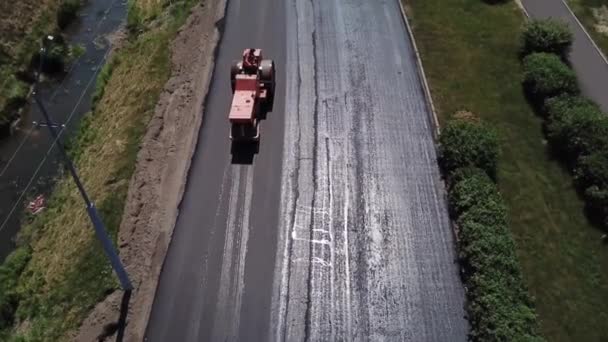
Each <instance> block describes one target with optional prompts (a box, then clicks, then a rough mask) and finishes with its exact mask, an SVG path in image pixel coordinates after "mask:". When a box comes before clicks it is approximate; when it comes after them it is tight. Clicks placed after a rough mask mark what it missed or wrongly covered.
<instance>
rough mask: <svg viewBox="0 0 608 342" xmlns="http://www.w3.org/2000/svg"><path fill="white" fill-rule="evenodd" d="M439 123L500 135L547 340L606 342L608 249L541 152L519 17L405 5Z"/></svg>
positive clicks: (428, 3)
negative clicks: (475, 121)
mask: <svg viewBox="0 0 608 342" xmlns="http://www.w3.org/2000/svg"><path fill="white" fill-rule="evenodd" d="M404 3H405V4H406V5H409V6H407V10H408V13H409V15H410V17H411V19H412V24H413V29H414V33H415V36H416V41H417V43H418V46H419V48H420V50H421V55H422V59H423V63H424V66H425V71H426V73H427V76H428V78H429V83H430V87H431V91H432V94H433V98H434V100H435V104H436V107H437V109H438V115H439V118H440V122H441V123H445V122H446V120H447V119H448V118H449V117H450V116H451V115H452V114H453V113H454V112H455V111H457V110H461V109H465V110H469V111H471V112H473V113H475V114H477V115H478V116H480V117H481V118H482V119H483V120H484V121H485V122H488V123H490V124H492V125H494V126H495V127H497V129H498V132H499V137H500V140H501V149H502V154H501V157H500V161H499V170H498V181H499V186H500V190H501V193H502V194H503V196H504V198H505V200H506V202H507V204H508V206H509V207H510V215H509V216H510V221H511V225H510V226H511V229H512V231H513V234H514V237H515V240H516V243H517V249H518V256H519V259H520V263H521V264H522V268H523V271H524V276H525V278H526V282H527V284H528V287H529V290H530V293H531V294H532V295H533V296H534V297H535V303H536V307H537V312H538V314H539V318H540V323H541V332H542V334H543V335H544V336H545V337H546V338H547V340H549V341H600V340H608V324H607V322H608V305H606V303H608V246H605V245H602V243H601V242H600V236H601V232H600V231H599V230H597V229H595V228H594V227H592V226H591V225H590V224H589V222H588V221H587V219H586V218H585V216H584V214H583V202H582V201H581V200H580V198H579V197H578V196H577V194H576V192H575V190H574V187H573V185H572V176H571V175H570V174H569V173H568V172H566V171H565V170H564V169H563V168H562V167H561V166H560V164H559V163H558V162H557V161H555V160H552V159H551V158H550V157H549V156H548V153H547V148H546V143H545V141H544V137H543V133H542V127H541V118H539V117H537V116H536V115H535V113H534V112H533V110H532V108H531V107H530V105H529V104H528V103H527V102H526V100H525V97H524V95H523V89H522V86H521V80H522V67H521V63H520V60H519V58H518V52H519V32H520V30H521V26H522V25H523V22H524V21H523V20H524V18H523V15H522V14H521V13H520V11H519V9H518V8H517V7H516V6H515V5H514V4H513V3H509V4H506V5H494V6H492V5H487V4H485V3H484V2H482V1H481V0H410V1H404Z"/></svg>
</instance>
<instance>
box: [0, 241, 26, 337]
mask: <svg viewBox="0 0 608 342" xmlns="http://www.w3.org/2000/svg"><path fill="white" fill-rule="evenodd" d="M30 258H31V250H30V249H29V248H26V247H21V248H18V249H16V250H15V251H13V252H12V253H11V254H10V255H9V256H8V257H7V258H6V260H5V261H4V263H3V264H2V265H1V266H0V330H3V329H5V328H8V327H10V326H12V324H13V320H14V318H15V312H16V310H17V306H18V304H19V295H18V292H17V280H18V279H19V276H20V275H21V272H23V270H24V269H25V266H27V263H28V262H29V260H30Z"/></svg>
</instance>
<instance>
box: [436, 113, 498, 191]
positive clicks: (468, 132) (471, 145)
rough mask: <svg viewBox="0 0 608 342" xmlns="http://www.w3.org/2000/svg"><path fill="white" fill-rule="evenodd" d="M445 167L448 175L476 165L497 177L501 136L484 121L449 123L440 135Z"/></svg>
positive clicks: (453, 121) (441, 152)
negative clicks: (499, 139) (483, 122)
mask: <svg viewBox="0 0 608 342" xmlns="http://www.w3.org/2000/svg"><path fill="white" fill-rule="evenodd" d="M439 143H440V148H439V154H440V162H441V166H442V168H443V170H444V171H445V172H446V173H447V174H448V175H449V174H450V173H452V172H453V171H455V170H456V169H459V168H466V167H477V168H480V169H482V170H483V171H485V172H486V173H487V174H488V175H490V177H492V178H494V179H495V178H496V163H497V160H498V154H499V149H498V137H497V135H496V132H495V131H494V130H493V129H492V128H490V127H488V126H486V125H483V124H481V123H478V122H474V121H468V120H452V121H450V122H448V124H447V125H446V127H445V128H444V130H443V132H442V133H441V136H440V137H439Z"/></svg>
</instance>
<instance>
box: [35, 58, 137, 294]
mask: <svg viewBox="0 0 608 342" xmlns="http://www.w3.org/2000/svg"><path fill="white" fill-rule="evenodd" d="M45 53H46V49H45V48H44V47H43V48H42V54H41V56H40V58H41V59H43V58H44V54H45ZM40 65H41V66H42V61H41V63H40ZM41 69H42V67H40V70H39V72H41ZM33 95H34V101H35V102H36V104H37V105H38V108H40V111H41V112H42V115H43V116H44V119H45V120H46V122H47V124H46V126H48V128H49V131H50V132H51V136H52V137H53V139H54V140H55V142H56V143H57V148H58V149H59V151H60V153H61V156H62V157H63V160H64V162H65V164H66V166H67V168H68V170H69V171H70V174H71V175H72V178H73V179H74V182H76V186H77V187H78V191H79V192H80V195H81V196H82V198H83V199H84V202H85V204H86V208H87V213H88V214H89V218H90V219H91V222H92V223H93V228H94V229H95V234H96V235H97V238H98V239H99V240H100V241H101V244H102V246H103V249H104V251H105V253H106V255H107V257H108V259H110V263H111V264H112V268H114V271H115V272H116V275H117V276H118V279H119V280H120V284H121V287H122V288H123V290H125V291H131V290H132V289H133V285H132V284H131V281H130V280H129V275H128V274H127V272H126V270H125V269H124V267H123V265H122V262H121V261H120V258H119V256H118V253H117V251H116V249H115V248H114V245H113V244H112V241H111V240H110V237H109V236H108V233H107V231H106V229H105V227H104V224H103V221H102V220H101V218H100V216H99V213H98V212H97V209H96V208H95V204H93V203H91V200H90V199H89V196H88V195H87V192H86V190H85V189H84V186H83V185H82V182H81V181H80V178H79V177H78V174H77V173H76V168H75V167H74V164H73V163H72V161H71V160H70V157H69V156H68V154H67V153H66V151H65V148H64V147H63V145H62V144H61V141H60V140H59V134H57V131H56V130H55V127H56V125H55V124H54V122H53V121H52V119H51V116H50V115H49V113H48V112H47V110H46V108H45V107H44V105H43V104H42V101H41V100H40V99H39V98H38V96H37V92H36V90H34V92H33Z"/></svg>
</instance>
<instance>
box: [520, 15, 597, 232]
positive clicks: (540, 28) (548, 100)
mask: <svg viewBox="0 0 608 342" xmlns="http://www.w3.org/2000/svg"><path fill="white" fill-rule="evenodd" d="M571 44H572V34H571V33H570V31H569V30H568V27H567V26H566V24H564V23H561V22H557V21H553V20H541V21H533V22H531V23H530V24H528V25H527V26H526V29H525V30H524V32H523V34H522V52H524V54H528V55H527V56H525V58H524V60H523V65H524V88H525V89H526V92H527V94H528V96H529V97H530V99H531V100H532V101H533V102H534V103H535V104H537V109H538V110H539V111H540V113H541V114H542V115H543V116H544V118H545V121H546V125H545V128H546V135H547V140H548V141H549V143H550V145H551V148H552V150H553V151H555V152H556V153H555V154H556V155H557V156H558V157H559V158H560V159H561V160H562V161H563V162H565V163H566V165H567V166H568V167H569V168H570V170H572V172H573V174H574V179H575V183H576V185H577V187H578V189H579V190H580V192H581V194H582V195H583V198H584V199H585V202H586V204H587V209H588V213H589V214H591V218H592V219H593V220H594V221H596V222H599V223H600V224H601V225H603V226H604V228H605V227H607V226H608V116H607V114H606V113H603V112H602V111H601V109H600V108H599V106H598V105H597V104H595V103H593V102H592V101H591V100H589V99H587V98H585V97H583V96H581V95H579V94H580V91H579V87H578V83H577V81H576V75H575V73H574V71H573V70H572V69H571V68H570V67H569V66H568V65H567V64H566V63H565V62H563V61H562V59H564V58H565V57H566V55H567V53H568V51H569V50H570V46H571Z"/></svg>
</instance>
